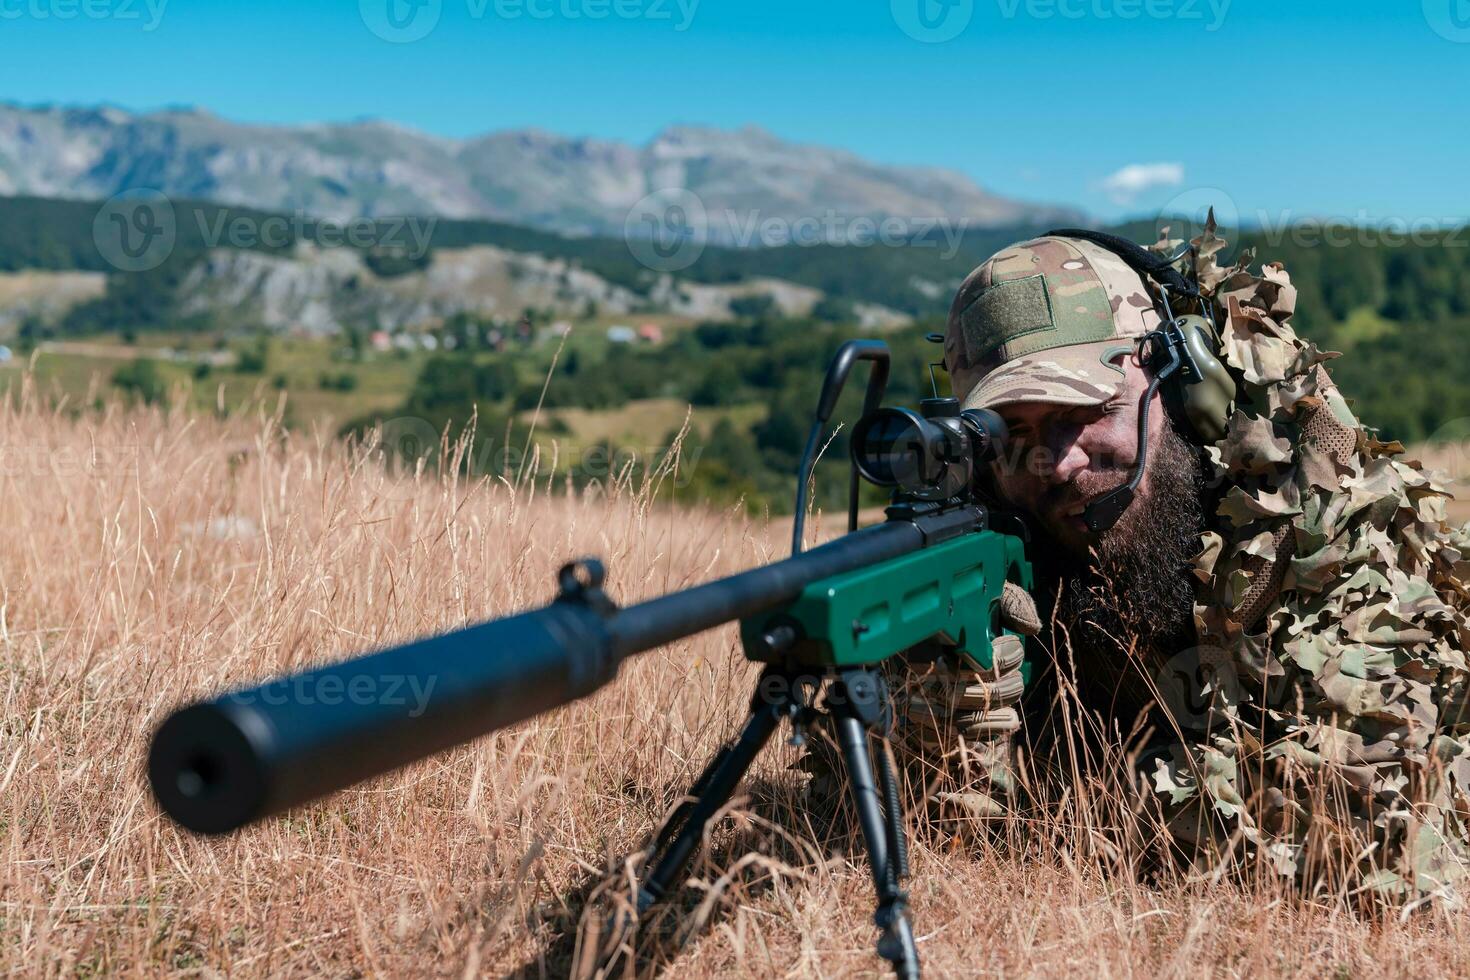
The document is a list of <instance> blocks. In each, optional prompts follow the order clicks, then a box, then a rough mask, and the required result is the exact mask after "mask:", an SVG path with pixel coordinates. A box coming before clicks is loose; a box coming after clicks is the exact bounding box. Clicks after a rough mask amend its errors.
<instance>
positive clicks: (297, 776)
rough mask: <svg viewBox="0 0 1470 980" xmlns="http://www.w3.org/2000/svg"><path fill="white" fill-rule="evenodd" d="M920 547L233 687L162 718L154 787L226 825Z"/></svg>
mask: <svg viewBox="0 0 1470 980" xmlns="http://www.w3.org/2000/svg"><path fill="white" fill-rule="evenodd" d="M922 547H924V534H923V532H921V531H920V530H919V529H918V528H917V527H916V526H915V525H914V524H913V523H911V522H908V521H890V522H887V523H884V524H879V525H876V526H873V527H868V528H864V529H862V530H859V531H855V532H853V533H851V534H847V535H845V536H843V537H841V538H838V539H836V540H835V541H831V542H829V543H827V544H825V545H822V546H820V547H817V548H813V549H812V550H810V551H807V552H804V553H803V554H800V555H796V556H794V557H791V558H787V559H784V560H782V561H778V562H774V563H772V564H770V565H765V566H762V567H760V568H754V569H751V570H749V571H746V572H740V573H738V574H736V575H732V576H729V577H727V578H723V579H718V580H716V581H714V582H709V583H707V584H704V585H699V586H695V587H693V588H690V589H686V590H684V591H681V592H675V593H672V594H670V595H666V596H661V597H659V598H657V599H652V600H650V601H648V602H643V603H639V604H638V605H634V606H629V607H627V608H626V609H621V610H617V611H614V612H611V613H607V612H603V611H600V610H599V609H597V608H596V607H595V606H594V605H593V604H589V603H585V602H577V601H567V600H564V599H563V600H558V601H555V602H552V603H550V604H549V605H546V606H543V607H542V608H540V609H534V610H531V611H529V612H524V613H520V614H518V615H514V616H509V617H505V618H503V619H497V620H492V621H490V622H487V623H481V624H479V625H477V626H471V627H468V628H466V629H462V630H456V631H454V632H451V633H446V634H443V635H441V636H434V637H429V638H427V639H424V640H419V641H417V642H415V643H410V644H407V645H405V646H399V647H394V648H391V649H387V650H383V651H380V652H378V653H372V654H368V655H367V656H363V657H358V658H355V659H352V660H347V661H344V662H341V663H337V664H331V665H329V666H325V667H320V668H316V669H314V670H308V671H304V672H302V673H298V674H294V675H290V676H287V677H283V678H280V679H277V680H274V681H269V682H267V683H265V684H261V685H259V686H257V687H251V688H247V689H244V690H239V691H235V692H233V693H229V694H225V695H222V696H220V697H217V698H215V699H213V700H211V701H204V702H200V703H197V704H194V705H191V706H189V707H186V708H183V709H181V710H179V711H176V712H175V713H174V714H172V715H171V716H170V717H169V718H167V719H166V720H165V721H164V723H163V724H162V725H161V726H160V727H159V729H158V731H157V732H156V733H155V734H154V737H153V744H152V747H151V749H150V752H149V759H148V776H149V781H150V782H151V783H152V786H153V792H154V795H155V796H156V797H157V799H158V802H159V805H160V806H161V807H162V808H163V810H164V812H166V813H167V814H168V815H169V816H171V817H173V818H174V819H175V820H177V821H178V822H179V823H180V824H182V825H183V826H185V827H187V828H188V829H190V830H193V831H196V832H199V833H206V834H220V833H226V832H228V831H231V830H235V829H237V828H239V827H241V826H244V825H245V824H247V823H250V822H252V821H255V820H259V819H261V818H263V817H266V816H269V815H271V814H274V813H280V812H281V811H283V810H286V809H288V808H290V807H293V806H297V805H299V804H302V803H306V802H308V801H310V800H313V799H316V798H318V797H321V796H325V795H327V794H328V793H332V792H335V791H336V790H339V789H342V788H344V787H346V786H350V785H352V784H353V783H356V782H359V781H361V780H363V779H367V778H370V777H372V776H376V775H379V774H381V773H384V772H388V771H389V770H392V769H396V768H398V767H399V766H403V765H407V764H408V763H410V762H414V761H416V760H418V759H422V758H423V757H425V756H427V755H431V754H433V753H435V752H438V751H441V750H443V749H447V748H450V747H451V746H454V745H458V744H460V743H463V742H467V741H469V740H471V739H473V738H476V737H478V736H480V735H483V734H486V733H488V732H491V731H494V730H495V729H498V728H503V727H505V726H507V725H513V724H515V723H517V722H520V721H524V720H526V719H528V718H531V717H533V716H535V715H538V714H540V713H542V712H544V711H548V710H550V709H552V708H555V707H558V706H560V705H563V704H567V703H568V702H571V701H574V700H576V699H578V698H581V697H585V696H586V695H588V694H591V693H593V692H594V691H596V690H598V689H599V688H601V687H602V686H603V685H605V684H607V683H608V682H609V681H611V680H612V679H613V678H614V677H615V676H617V671H618V666H619V664H620V663H621V662H622V661H623V660H624V659H625V658H627V657H629V656H632V655H634V654H636V653H640V652H642V651H645V650H649V649H651V648H653V647H656V646H660V645H663V644H666V643H669V642H672V641H674V640H677V639H679V638H681V637H686V636H692V635H694V634H696V633H700V632H703V631H704V630H707V629H711V628H713V627H715V626H719V625H720V624H722V623H727V622H730V621H731V620H735V619H740V618H743V617H745V616H749V615H752V614H754V613H757V612H759V611H760V610H762V609H764V608H768V607H770V606H772V605H776V604H778V603H781V602H788V601H790V600H792V599H794V598H796V596H797V595H799V594H800V593H801V590H802V589H804V588H805V587H806V586H808V585H810V584H811V583H813V582H816V581H819V580H821V579H823V578H827V577H829V576H832V575H838V574H841V573H843V572H847V571H852V570H854V569H857V568H862V567H865V566H868V565H871V564H875V563H878V562H882V561H885V560H888V559H890V558H896V557H898V556H900V555H904V554H909V553H911V552H914V551H917V550H919V549H920V548H922Z"/></svg>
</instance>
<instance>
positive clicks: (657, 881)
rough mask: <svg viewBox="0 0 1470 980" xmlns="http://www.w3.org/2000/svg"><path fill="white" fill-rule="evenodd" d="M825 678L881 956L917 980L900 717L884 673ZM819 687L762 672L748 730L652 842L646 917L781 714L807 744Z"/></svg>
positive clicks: (783, 673)
mask: <svg viewBox="0 0 1470 980" xmlns="http://www.w3.org/2000/svg"><path fill="white" fill-rule="evenodd" d="M828 676H829V683H828V684H827V687H826V694H825V697H824V699H823V708H824V709H825V714H826V715H827V716H828V717H829V718H830V719H831V721H832V729H833V735H834V738H835V739H836V741H837V745H838V748H839V749H840V751H841V753H842V763H843V768H845V769H846V771H847V779H848V787H849V791H850V793H851V797H852V802H853V806H854V807H855V808H856V809H857V814H858V821H859V823H860V824H861V826H862V832H863V841H864V843H865V845H866V847H867V851H868V863H869V866H870V867H871V868H872V872H873V885H874V888H875V889H876V890H877V893H878V910H877V913H876V914H875V916H874V921H875V922H876V923H877V925H878V929H879V931H880V936H879V940H878V955H879V956H881V957H883V958H884V959H886V960H888V961H889V962H890V963H892V964H893V969H894V972H895V973H896V974H897V975H898V976H899V977H900V978H901V980H917V978H918V976H919V954H918V948H917V947H916V945H915V943H914V933H913V927H912V925H911V923H910V921H909V909H908V895H907V894H906V893H905V892H904V891H903V889H902V888H901V887H900V886H901V883H902V881H903V880H904V879H905V878H907V877H908V844H907V840H906V838H905V835H904V827H903V812H902V810H901V808H900V803H899V796H898V779H897V776H896V775H895V773H894V767H893V760H892V757H891V755H890V752H889V748H888V744H887V739H888V734H889V731H890V729H891V727H892V723H893V716H892V706H891V704H890V702H889V698H888V687H887V685H886V684H885V683H884V681H883V677H882V675H881V674H879V673H878V672H877V671H876V670H873V669H870V668H866V667H854V668H844V669H839V670H834V671H832V672H831V673H830V674H829V675H828ZM814 686H815V683H814V678H813V677H812V675H811V674H809V673H808V674H798V673H796V672H794V671H791V670H788V669H785V668H781V667H774V666H772V667H767V668H766V669H765V670H764V671H762V672H761V678H760V682H759V683H758V684H757V685H756V693H755V696H754V697H753V698H752V699H751V705H750V717H749V719H748V720H747V721H746V723H745V727H744V728H743V729H742V730H741V732H740V734H739V735H738V736H737V737H736V738H735V739H734V741H732V742H729V743H728V744H726V745H725V747H724V748H722V749H720V751H719V752H718V753H716V754H715V757H714V758H713V759H711V760H710V763H709V765H708V766H707V767H706V768H705V770H704V773H703V774H702V775H701V776H700V777H699V781H698V782H696V783H695V784H694V788H693V789H692V790H691V791H690V793H689V798H688V799H686V800H685V801H684V802H683V803H681V804H679V806H678V807H677V808H676V809H675V810H674V812H673V813H672V814H671V815H670V816H669V819H668V821H667V822H666V823H665V824H664V826H663V828H662V829H661V830H660V831H659V834H658V837H657V838H656V839H655V842H654V845H653V849H652V852H651V853H650V855H649V865H650V866H651V867H652V868H653V870H652V871H651V872H650V873H649V875H648V878H647V879H646V880H645V881H644V882H643V884H642V886H641V887H640V888H639V889H638V901H637V909H638V916H639V918H642V916H643V914H644V913H646V912H647V911H648V910H649V909H651V908H652V907H653V905H654V904H655V903H657V902H658V901H660V900H662V899H663V898H665V897H666V896H667V895H668V894H669V891H670V889H671V888H673V887H675V885H676V884H677V881H676V879H678V878H679V876H680V875H681V874H682V873H683V871H684V869H685V867H687V865H688V864H689V860H690V858H691V857H692V856H693V854H694V850H695V848H696V847H698V846H699V844H700V842H701V841H702V840H703V839H704V832H705V827H706V826H707V825H708V824H709V821H710V819H711V818H712V817H714V815H715V814H716V813H718V812H719V811H720V809H721V808H722V807H723V806H724V805H725V804H726V803H728V802H729V800H730V797H731V795H732V794H733V793H734V792H735V789H736V787H738V786H739V785H740V780H741V779H743V778H744V777H745V774H746V772H747V771H749V769H750V766H751V764H752V763H753V762H754V761H755V758H756V756H757V755H759V754H760V751H761V749H763V748H765V746H766V743H767V742H769V741H770V739H771V735H772V734H773V733H774V732H775V730H776V728H777V726H778V725H779V724H780V723H781V719H783V718H787V719H790V720H791V722H792V726H793V729H794V732H793V739H792V740H793V744H800V742H801V740H802V739H803V738H804V729H805V728H806V727H807V726H808V725H810V723H811V722H812V721H814V720H815V719H816V718H817V717H819V716H820V715H821V714H822V713H823V712H819V711H818V709H817V708H815V707H814V706H813V705H812V703H811V702H810V701H809V700H807V699H806V694H807V692H808V691H809V690H811V688H813V687H814ZM872 733H876V734H877V735H878V736H879V738H880V739H881V740H882V742H883V744H882V746H881V751H880V752H879V754H878V776H879V777H881V785H880V783H879V782H878V781H877V780H875V777H874V767H873V756H872V752H871V750H870V746H869V735H870V734H872Z"/></svg>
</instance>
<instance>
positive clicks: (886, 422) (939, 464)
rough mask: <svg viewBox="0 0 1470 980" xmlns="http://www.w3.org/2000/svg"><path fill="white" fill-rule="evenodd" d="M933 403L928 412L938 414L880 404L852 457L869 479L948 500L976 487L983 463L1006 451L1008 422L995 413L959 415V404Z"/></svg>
mask: <svg viewBox="0 0 1470 980" xmlns="http://www.w3.org/2000/svg"><path fill="white" fill-rule="evenodd" d="M930 401H932V402H935V404H932V405H931V404H930V403H929V402H926V404H925V409H926V414H928V413H929V412H932V413H933V414H930V415H929V417H927V418H926V417H925V416H924V415H919V414H917V413H915V412H913V411H910V410H909V409H906V408H880V409H878V410H877V411H874V412H871V413H869V414H868V415H866V416H864V417H863V418H862V419H860V420H859V421H858V424H857V426H856V427H855V428H854V429H853V432H852V459H853V464H854V465H855V466H856V467H857V470H858V473H859V474H860V475H861V476H862V477H863V479H865V480H867V481H868V482H869V483H872V484H874V485H876V486H880V487H893V488H896V489H897V490H898V491H900V492H901V493H904V494H907V495H909V496H912V497H916V498H919V499H921V500H947V499H949V498H950V497H954V496H958V495H959V494H961V493H964V492H965V491H966V490H967V489H968V488H969V487H970V485H971V482H972V481H973V479H974V477H975V473H976V466H977V464H982V463H986V462H989V461H990V460H991V459H994V458H995V457H996V455H997V454H998V453H999V452H1000V449H1001V446H1002V444H1003V443H1004V442H1005V439H1006V425H1005V422H1004V421H1003V420H1002V419H1001V417H1000V416H999V415H997V414H996V413H995V412H992V411H990V410H989V409H973V408H972V409H966V410H964V411H962V412H958V413H954V412H953V408H954V406H953V405H949V404H946V405H939V404H937V402H938V401H940V400H937V399H931V400H930ZM943 401H945V402H950V401H952V400H951V399H944V400H943Z"/></svg>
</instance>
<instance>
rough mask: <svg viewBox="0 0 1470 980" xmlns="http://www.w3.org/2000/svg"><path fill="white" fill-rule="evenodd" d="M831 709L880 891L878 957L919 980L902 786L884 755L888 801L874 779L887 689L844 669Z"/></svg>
mask: <svg viewBox="0 0 1470 980" xmlns="http://www.w3.org/2000/svg"><path fill="white" fill-rule="evenodd" d="M834 695H836V696H835V697H834ZM827 704H828V706H829V710H830V711H831V712H832V726H833V728H834V729H835V731H836V737H837V744H838V747H839V748H840V749H841V750H842V760H843V763H844V764H845V765H846V767H847V778H848V783H849V785H850V787H851V790H852V802H853V806H854V807H856V808H857V814H858V822H859V823H860V824H861V825H862V830H863V841H864V843H865V844H866V845H867V849H868V863H869V864H870V865H871V867H872V869H873V887H874V888H875V889H876V891H877V892H878V911H877V914H876V915H875V916H874V921H875V922H876V923H877V924H878V929H879V932H880V936H879V938H878V955H879V956H881V957H883V958H884V959H885V960H887V961H888V962H890V963H892V964H893V970H894V972H895V973H896V974H897V975H898V976H899V977H900V980H918V976H919V950H918V946H917V945H916V944H915V943H914V930H913V924H912V923H911V922H910V921H909V907H908V902H909V897H908V894H907V893H906V892H904V891H903V889H902V888H900V887H899V882H900V879H901V878H903V877H905V876H906V875H907V873H908V869H907V867H906V865H907V864H908V860H907V853H906V852H907V847H906V843H905V840H904V829H903V814H902V813H901V812H900V810H899V802H898V790H897V783H896V781H895V777H894V774H893V770H892V767H891V766H890V765H889V763H888V757H887V756H886V755H884V757H883V783H884V787H883V789H884V793H883V797H880V796H879V792H878V785H877V783H876V781H875V780H874V777H873V757H872V755H871V753H870V752H869V749H868V732H870V731H872V730H874V729H876V730H877V731H878V732H879V733H880V734H883V735H885V736H886V734H887V731H888V727H889V720H890V719H889V710H890V708H889V704H888V693H887V687H886V686H885V685H884V683H883V678H882V677H881V676H880V675H879V674H877V673H876V672H875V671H871V670H861V669H858V670H844V671H842V672H841V673H839V674H838V679H837V682H836V683H835V684H834V685H833V688H832V689H831V690H829V692H828V697H827ZM885 799H886V804H887V805H886V806H885V805H884V801H885Z"/></svg>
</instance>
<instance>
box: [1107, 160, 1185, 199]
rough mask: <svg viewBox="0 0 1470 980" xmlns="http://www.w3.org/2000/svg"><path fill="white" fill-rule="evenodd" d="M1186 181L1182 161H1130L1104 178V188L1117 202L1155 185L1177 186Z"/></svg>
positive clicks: (1130, 197)
mask: <svg viewBox="0 0 1470 980" xmlns="http://www.w3.org/2000/svg"><path fill="white" fill-rule="evenodd" d="M1182 183H1184V164H1182V163H1130V164H1128V166H1126V167H1124V168H1122V169H1121V170H1118V171H1116V172H1115V173H1111V174H1109V175H1108V176H1106V177H1104V178H1103V179H1102V189H1103V190H1105V191H1107V192H1108V196H1109V197H1111V198H1112V199H1113V202H1114V203H1115V204H1131V203H1132V202H1133V199H1134V198H1136V197H1137V196H1138V195H1139V194H1142V193H1143V192H1144V191H1146V190H1150V189H1151V188H1154V187H1177V186H1178V185H1180V184H1182Z"/></svg>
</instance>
